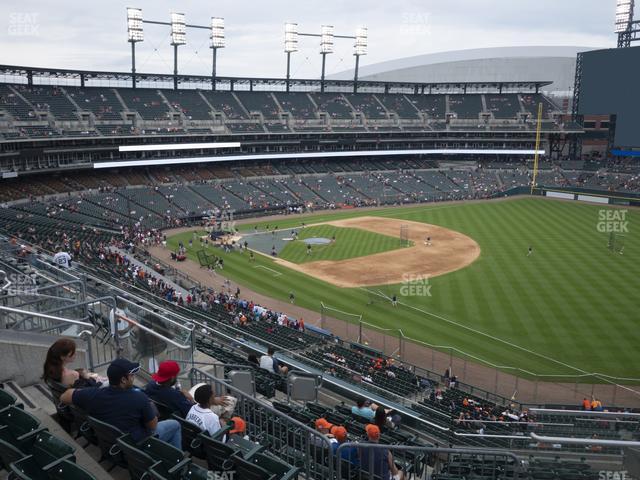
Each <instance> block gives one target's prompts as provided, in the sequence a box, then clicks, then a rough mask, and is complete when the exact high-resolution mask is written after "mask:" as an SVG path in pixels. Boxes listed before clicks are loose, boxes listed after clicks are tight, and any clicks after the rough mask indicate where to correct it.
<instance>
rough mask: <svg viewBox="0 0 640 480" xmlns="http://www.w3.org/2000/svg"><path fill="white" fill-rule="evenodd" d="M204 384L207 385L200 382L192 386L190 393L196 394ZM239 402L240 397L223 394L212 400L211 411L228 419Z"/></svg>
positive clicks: (222, 418) (222, 419) (225, 419)
mask: <svg viewBox="0 0 640 480" xmlns="http://www.w3.org/2000/svg"><path fill="white" fill-rule="evenodd" d="M202 385H206V384H205V383H198V384H196V385H194V386H193V387H191V390H189V394H190V395H191V396H192V397H194V396H195V394H196V390H198V388H200V387H201V386H202ZM237 403H238V399H237V398H236V397H232V396H231V395H223V396H221V397H214V398H213V400H212V401H211V411H213V413H215V414H216V415H218V417H220V419H221V421H227V420H229V419H230V418H231V416H232V415H233V411H234V410H235V408H236V404H237Z"/></svg>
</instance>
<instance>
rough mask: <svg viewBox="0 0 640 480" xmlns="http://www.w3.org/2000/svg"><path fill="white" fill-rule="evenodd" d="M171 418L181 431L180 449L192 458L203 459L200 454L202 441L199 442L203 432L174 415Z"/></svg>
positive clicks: (201, 453)
mask: <svg viewBox="0 0 640 480" xmlns="http://www.w3.org/2000/svg"><path fill="white" fill-rule="evenodd" d="M171 418H172V419H173V420H176V421H177V422H178V423H179V424H180V428H181V429H182V449H183V450H186V451H187V452H189V453H191V455H193V456H196V457H198V458H204V453H203V452H202V441H201V440H200V434H201V433H204V432H203V431H202V430H201V429H200V427H198V426H197V425H195V424H194V423H191V422H189V421H187V420H185V419H184V418H182V417H180V416H178V415H176V414H175V413H174V414H173V416H172V417H171Z"/></svg>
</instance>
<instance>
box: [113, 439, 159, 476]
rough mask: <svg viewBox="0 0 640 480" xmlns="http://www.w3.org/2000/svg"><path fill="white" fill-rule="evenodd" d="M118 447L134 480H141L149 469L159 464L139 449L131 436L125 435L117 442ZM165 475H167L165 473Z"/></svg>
mask: <svg viewBox="0 0 640 480" xmlns="http://www.w3.org/2000/svg"><path fill="white" fill-rule="evenodd" d="M117 445H118V446H119V447H120V450H121V451H122V455H123V456H124V458H125V460H126V462H127V469H128V470H129V475H131V479H132V480H140V479H141V478H142V477H143V476H144V474H145V473H146V472H147V470H148V469H149V467H151V466H152V465H154V464H156V463H159V462H158V461H157V460H155V459H153V458H151V456H150V455H148V454H147V453H146V452H144V451H143V450H141V449H140V448H138V445H137V444H136V442H134V441H133V439H132V438H131V435H130V434H127V435H123V436H121V437H120V438H118V440H117ZM163 473H166V472H164V471H163Z"/></svg>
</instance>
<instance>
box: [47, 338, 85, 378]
mask: <svg viewBox="0 0 640 480" xmlns="http://www.w3.org/2000/svg"><path fill="white" fill-rule="evenodd" d="M75 359H76V342H74V341H73V340H70V339H68V338H61V339H59V340H56V341H55V342H54V344H53V345H51V347H49V351H47V358H46V360H45V361H44V372H43V374H42V379H43V380H44V381H45V382H46V381H47V380H55V381H56V382H58V383H61V384H63V385H65V386H67V387H70V386H72V385H73V384H74V383H75V382H76V380H78V379H79V378H80V373H79V372H78V371H76V370H71V369H69V368H67V365H69V364H70V363H73V362H74V361H75Z"/></svg>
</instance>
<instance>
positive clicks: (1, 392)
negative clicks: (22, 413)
mask: <svg viewBox="0 0 640 480" xmlns="http://www.w3.org/2000/svg"><path fill="white" fill-rule="evenodd" d="M17 401H18V399H17V398H16V397H14V396H13V395H12V394H11V393H9V392H7V391H6V390H5V389H3V388H0V409H3V408H6V407H9V406H11V405H15V403H16V402H17Z"/></svg>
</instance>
